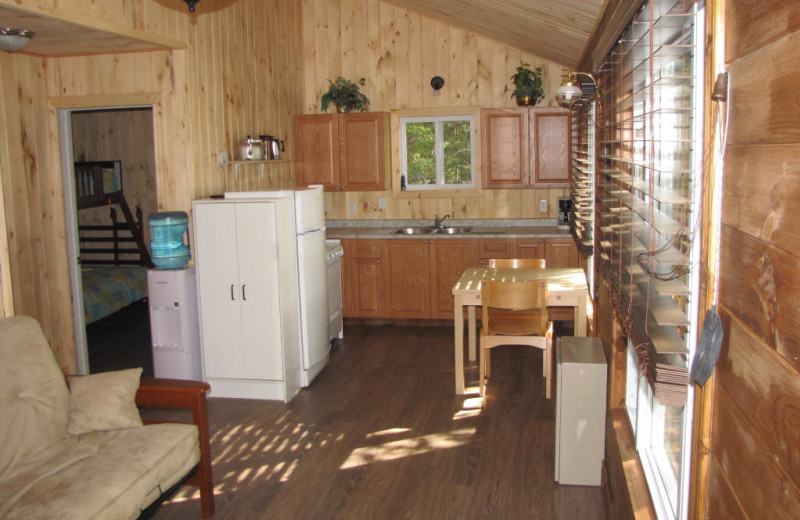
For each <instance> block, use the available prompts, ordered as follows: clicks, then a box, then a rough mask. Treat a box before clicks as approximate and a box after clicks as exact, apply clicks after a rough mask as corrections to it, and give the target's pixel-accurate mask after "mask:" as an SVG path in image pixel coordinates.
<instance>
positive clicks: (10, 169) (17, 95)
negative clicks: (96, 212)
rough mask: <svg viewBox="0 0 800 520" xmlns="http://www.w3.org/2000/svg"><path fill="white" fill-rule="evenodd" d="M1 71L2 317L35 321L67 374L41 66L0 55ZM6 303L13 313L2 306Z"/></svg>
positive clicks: (59, 232)
mask: <svg viewBox="0 0 800 520" xmlns="http://www.w3.org/2000/svg"><path fill="white" fill-rule="evenodd" d="M0 70H2V74H0V171H1V172H2V184H3V199H4V206H3V208H4V212H5V224H6V231H7V233H6V234H3V236H2V241H3V247H2V248H1V249H3V250H5V249H7V250H8V257H9V258H8V260H9V262H8V264H7V265H2V267H3V271H4V273H3V274H4V276H3V287H2V290H3V314H4V315H11V314H27V315H31V316H33V317H35V318H36V319H37V320H39V323H40V324H41V325H42V329H43V330H44V333H45V335H46V336H47V338H48V339H49V341H50V346H51V348H52V349H53V351H54V353H55V356H56V359H57V360H58V361H59V364H60V366H61V368H62V369H63V370H74V368H75V366H74V347H73V341H72V337H73V336H72V332H73V327H72V306H71V302H70V292H69V287H70V284H69V277H68V275H67V271H66V265H67V263H66V262H67V249H66V239H65V236H64V209H63V198H62V187H61V174H60V170H58V171H55V172H54V171H52V169H51V164H52V162H53V161H52V158H53V153H54V152H53V149H52V147H51V135H50V134H51V131H52V129H51V127H50V126H49V124H48V120H49V108H48V105H47V102H46V101H47V92H46V89H45V74H46V66H45V60H44V59H41V58H34V57H29V56H23V55H12V54H8V53H6V52H0ZM6 241H7V243H6ZM4 261H5V259H2V260H0V262H4ZM6 268H7V272H8V274H10V282H11V283H10V284H7V283H6V282H7V278H6V276H5V275H6ZM10 290H11V294H9V291H10ZM10 300H13V308H7V307H6V304H7V303H8V302H9V301H10Z"/></svg>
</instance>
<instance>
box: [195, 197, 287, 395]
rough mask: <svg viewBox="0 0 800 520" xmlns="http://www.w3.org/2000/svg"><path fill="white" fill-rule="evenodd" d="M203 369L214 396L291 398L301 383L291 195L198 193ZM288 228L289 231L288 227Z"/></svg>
mask: <svg viewBox="0 0 800 520" xmlns="http://www.w3.org/2000/svg"><path fill="white" fill-rule="evenodd" d="M193 207H194V230H195V254H196V259H195V263H196V266H197V286H198V301H199V309H200V330H201V345H202V352H203V373H204V376H205V379H206V380H207V381H208V382H209V383H211V394H212V395H213V396H215V397H239V398H254V399H274V400H283V401H288V400H289V399H291V398H292V397H293V396H294V395H295V394H296V393H297V391H298V390H299V388H300V382H299V376H298V364H299V352H300V349H299V342H300V332H299V321H298V320H299V317H298V314H297V312H296V308H297V294H298V289H297V277H296V276H294V275H292V273H290V272H289V271H290V269H291V268H293V266H294V265H295V264H296V249H295V243H294V235H292V234H290V233H288V232H286V231H285V230H287V229H288V230H291V229H292V226H291V225H286V222H287V219H288V221H292V219H293V209H292V206H291V201H289V200H278V199H270V200H258V199H253V200H247V201H232V200H202V201H195V202H194V204H193ZM282 230H284V231H282Z"/></svg>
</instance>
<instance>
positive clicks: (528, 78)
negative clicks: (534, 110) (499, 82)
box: [505, 61, 544, 106]
mask: <svg viewBox="0 0 800 520" xmlns="http://www.w3.org/2000/svg"><path fill="white" fill-rule="evenodd" d="M520 64H521V65H520V66H519V67H517V72H516V74H514V75H512V76H511V81H513V82H514V88H513V89H510V88H508V85H506V90H505V91H506V92H508V91H509V90H511V97H512V98H517V105H520V106H533V105H535V104H536V103H538V102H539V101H541V100H542V99H544V89H542V68H541V67H536V68H535V69H533V70H531V69H529V68H528V67H530V64H529V63H524V62H522V61H520Z"/></svg>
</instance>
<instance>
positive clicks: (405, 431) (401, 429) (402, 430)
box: [367, 428, 411, 439]
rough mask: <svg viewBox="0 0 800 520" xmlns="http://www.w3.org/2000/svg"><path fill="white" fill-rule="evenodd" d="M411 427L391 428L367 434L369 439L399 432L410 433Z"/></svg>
mask: <svg viewBox="0 0 800 520" xmlns="http://www.w3.org/2000/svg"><path fill="white" fill-rule="evenodd" d="M410 431H411V428H389V429H387V430H381V431H379V432H372V433H368V434H367V439H374V438H375V437H386V436H387V435H397V434H398V433H408V432H410Z"/></svg>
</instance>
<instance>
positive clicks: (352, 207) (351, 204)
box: [347, 202, 356, 213]
mask: <svg viewBox="0 0 800 520" xmlns="http://www.w3.org/2000/svg"><path fill="white" fill-rule="evenodd" d="M347 212H348V213H355V212H356V203H355V202H348V203H347Z"/></svg>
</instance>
